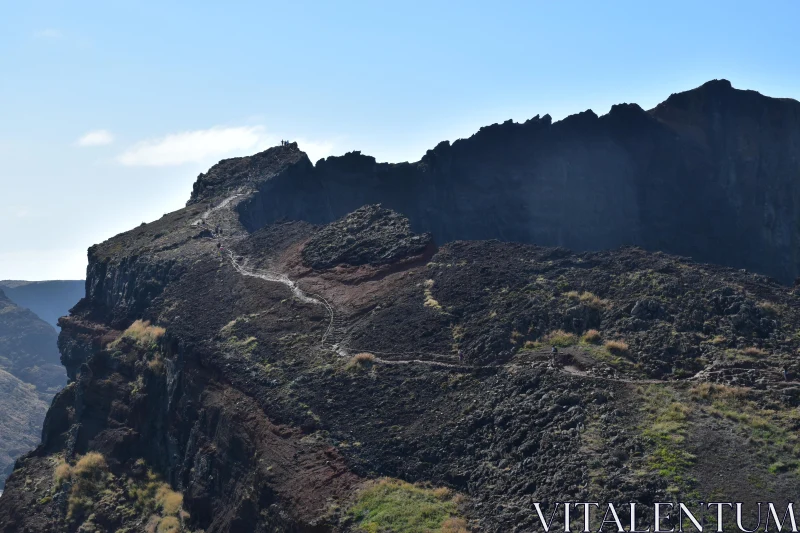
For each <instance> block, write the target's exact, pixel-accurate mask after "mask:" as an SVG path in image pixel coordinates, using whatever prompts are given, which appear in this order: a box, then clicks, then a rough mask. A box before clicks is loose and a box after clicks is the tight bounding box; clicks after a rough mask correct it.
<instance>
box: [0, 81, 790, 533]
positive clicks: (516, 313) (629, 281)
mask: <svg viewBox="0 0 800 533" xmlns="http://www.w3.org/2000/svg"><path fill="white" fill-rule="evenodd" d="M751 100H752V102H751ZM737 102H738V103H737ZM741 102H745V103H746V104H747V106H745V107H746V108H741V107H739V106H740V105H743V104H741ZM753 102H755V103H753ZM758 106H761V107H758ZM773 107H774V108H775V109H778V110H779V111H771V110H773ZM773 112H774V113H775V114H773ZM748 117H749V118H748ZM796 118H797V103H796V102H784V101H777V100H770V99H766V98H764V97H762V96H760V95H757V94H753V93H746V92H741V91H735V90H733V89H731V88H730V86H729V84H726V83H724V82H712V83H709V84H707V85H705V86H703V87H701V88H699V89H697V90H695V91H692V92H690V93H686V94H683V95H675V96H673V97H671V98H670V99H669V100H667V102H665V103H664V104H663V105H662V106H659V107H658V108H656V109H655V110H652V111H650V112H645V111H643V110H641V109H639V108H637V107H636V106H620V107H616V108H614V110H612V112H611V113H610V114H609V115H606V116H604V117H597V116H595V115H594V114H592V113H584V114H581V115H578V116H575V117H570V118H568V119H566V120H564V121H561V122H558V123H551V121H550V120H549V118H547V117H545V118H540V119H535V120H532V121H529V122H528V123H526V124H510V123H509V124H503V125H496V126H492V127H489V128H484V129H483V130H481V132H479V133H478V134H476V135H475V136H473V137H472V138H470V139H467V140H463V141H457V142H455V143H453V144H452V145H449V144H442V145H440V146H438V147H437V148H436V149H434V150H433V151H431V152H429V153H428V154H427V155H426V157H425V158H423V160H422V161H420V162H418V163H415V164H403V165H385V164H378V163H376V162H375V161H374V160H373V159H371V158H368V157H365V156H362V155H360V154H357V153H355V154H348V155H346V156H343V157H341V158H329V159H327V160H325V161H320V162H318V163H317V164H316V165H312V164H311V163H310V162H309V161H308V158H307V157H306V156H305V154H303V153H302V152H300V151H299V150H298V149H297V147H296V146H294V145H290V146H283V147H279V148H273V149H270V150H267V151H266V152H263V153H261V154H257V155H255V156H252V157H249V158H239V159H234V160H227V161H223V162H221V163H220V164H218V165H216V166H215V167H213V168H212V169H210V170H209V172H208V173H206V174H203V175H201V176H200V177H199V178H198V181H197V183H196V184H195V188H194V191H193V193H192V197H191V200H190V202H189V205H187V207H186V208H184V209H182V210H179V211H177V212H175V213H171V214H169V215H165V216H164V217H163V218H162V219H160V220H158V221H155V222H153V223H151V224H147V225H143V226H140V227H138V228H136V229H134V230H131V231H129V232H126V233H123V234H121V235H118V236H116V237H114V238H113V239H110V240H109V241H106V242H104V243H101V244H99V245H96V246H93V247H92V248H90V250H89V269H88V277H87V282H86V295H85V298H84V299H83V300H82V301H81V302H80V303H79V304H78V305H77V306H76V307H75V308H74V309H73V310H72V314H71V315H70V316H69V317H68V318H64V319H62V320H61V322H60V325H61V327H62V332H61V335H60V336H59V346H60V348H61V359H62V362H63V363H64V365H65V366H66V368H67V372H68V374H69V376H70V380H71V383H70V385H69V386H68V387H66V388H65V389H64V390H63V391H62V392H60V393H59V394H57V395H56V397H55V399H54V400H53V404H52V406H51V408H50V410H49V411H48V414H47V418H46V420H45V424H44V429H43V441H42V444H41V445H40V446H39V447H38V448H37V449H36V450H35V451H34V452H32V453H30V454H28V455H27V456H25V458H23V459H22V460H20V461H19V462H18V464H17V466H16V468H15V471H14V473H13V474H12V475H11V476H10V478H9V479H8V482H7V490H6V493H5V494H4V495H3V497H2V498H0V531H3V532H4V533H10V532H13V531H70V532H72V531H97V530H100V531H141V530H151V531H152V530H161V531H197V530H203V531H206V532H238V531H254V532H267V531H287V532H290V531H297V532H322V531H341V532H347V531H353V532H355V531H428V530H430V531H441V532H458V531H461V532H463V531H489V532H504V533H505V532H509V531H520V532H521V531H533V530H536V529H537V528H538V527H539V526H538V524H539V522H538V518H537V515H536V512H535V510H534V506H533V503H534V502H543V503H545V505H547V504H552V503H553V502H555V501H613V502H638V503H641V504H643V505H644V506H648V505H650V504H652V502H655V501H674V500H679V501H684V502H697V501H709V498H714V499H715V501H741V502H744V503H745V504H746V505H747V506H748V508H749V509H750V510H752V509H753V505H754V503H755V502H756V501H773V502H780V503H784V504H785V502H786V501H787V500H788V499H790V497H791V495H792V494H795V493H796V492H797V490H798V489H800V478H799V477H798V469H799V468H800V442H799V441H798V437H797V429H798V428H800V422H799V421H798V418H797V415H796V413H797V407H798V406H799V405H800V382H798V379H799V378H798V376H800V366H798V363H797V360H796V356H797V354H798V353H800V352H799V351H800V311H798V310H799V309H800V305H798V304H800V301H798V298H800V294H798V290H797V287H796V286H795V287H790V286H787V285H782V284H779V283H778V282H776V281H774V280H772V279H770V278H769V277H767V276H764V275H760V274H753V273H748V272H746V271H742V270H740V269H736V268H726V267H722V266H713V265H708V264H701V263H696V262H693V261H691V260H689V259H686V258H681V257H678V256H675V255H668V254H665V253H662V252H652V251H647V250H645V249H643V247H647V248H661V249H664V250H666V251H671V252H676V251H677V252H682V253H692V254H694V256H695V257H701V258H716V260H717V261H719V262H722V263H727V264H729V265H733V266H737V267H738V266H742V265H745V266H749V267H751V268H754V269H758V270H762V271H764V272H768V273H771V274H773V275H776V276H778V277H780V278H781V279H788V278H790V277H791V276H793V275H794V274H796V272H795V270H796V268H797V262H796V261H794V262H792V261H793V259H792V258H791V253H796V250H797V247H796V241H795V240H794V239H796V238H797V237H796V236H797V233H796V231H788V230H787V228H788V227H789V226H791V227H793V228H795V230H796V228H797V220H798V219H797V212H796V211H795V209H796V207H795V206H796V205H797V204H796V202H795V200H796V198H797V196H796V194H797V192H796V191H794V190H791V191H790V190H784V192H783V193H782V194H780V199H779V200H776V201H775V202H772V199H773V198H774V197H775V195H778V194H779V193H778V192H776V191H780V190H783V189H781V187H788V188H791V183H795V184H796V183H797V181H796V179H795V181H794V182H792V179H793V178H792V176H793V174H792V172H795V173H796V172H797V169H798V167H797V166H795V167H792V164H791V157H792V153H793V152H792V150H791V147H792V146H796V144H793V143H796V138H797V137H796V132H797V127H796V124H797V120H796ZM753 121H755V122H753ZM753 124H757V125H758V127H757V128H755V127H754V126H753ZM737 128H738V129H737ZM753 128H754V129H753ZM765 130H769V133H765ZM770 136H772V137H770ZM770 138H771V139H772V142H768V141H767V139H770ZM733 139H749V141H748V142H751V141H752V142H754V143H755V144H756V145H757V148H753V150H755V151H757V152H758V154H759V157H760V158H761V159H760V163H758V164H757V165H755V166H754V167H752V168H751V167H748V165H749V164H750V163H748V161H749V159H748V158H749V157H750V154H751V152H750V151H747V150H743V149H742V150H739V151H736V150H734V149H733V148H732V147H731V143H732V142H733ZM759 139H760V140H759ZM742 146H743V145H742ZM747 146H750V145H747ZM748 150H749V148H748ZM748 169H749V170H748ZM778 171H780V172H781V173H782V174H780V175H777V173H778ZM732 176H735V179H734V178H732ZM795 176H796V175H795ZM759 195H761V196H759ZM375 201H381V202H382V206H377V205H365V204H372V203H373V202H375ZM779 206H780V207H779ZM390 208H391V209H390ZM767 212H769V213H772V214H773V215H774V216H772V217H766V218H764V217H765V216H766V215H765V213H767ZM762 215H763V216H762ZM787 217H794V218H792V219H791V220H789V219H787ZM787 220H788V222H787ZM723 222H727V223H728V224H723ZM739 230H741V234H739V235H738V240H737V245H738V246H739V247H740V248H737V249H735V250H734V249H731V250H728V249H726V248H724V246H723V245H724V244H725V243H728V242H731V240H732V239H734V237H735V236H736V232H737V231H739ZM467 238H468V239H484V238H493V239H499V240H488V241H487V240H477V241H476V240H471V241H470V240H457V239H467ZM503 241H505V242H503ZM515 241H523V242H515ZM529 242H537V243H544V244H564V245H569V246H572V247H574V248H577V249H579V250H580V249H588V248H605V247H615V246H617V245H619V244H623V243H631V242H633V243H638V244H639V245H641V247H636V248H634V247H623V248H617V249H614V250H611V251H595V252H581V251H569V250H567V249H565V248H559V247H545V246H538V245H532V244H525V243H529ZM435 243H438V246H437V245H436V244H435ZM782 246H784V247H786V248H784V249H783V252H781V250H782V248H781V247H782ZM744 250H746V251H744ZM787 250H788V252H787ZM755 251H763V254H761V255H759V254H756V253H754V252H755ZM787 253H789V257H788V258H787V256H786V254H787ZM703 254H706V255H703ZM725 254H728V255H725ZM711 256H713V257H711ZM552 346H557V347H558V348H559V352H558V353H557V354H555V355H553V354H551V351H550V348H551V347H552ZM641 518H642V519H644V520H647V519H648V518H649V517H648V516H647V515H646V514H645V515H644V516H642V517H641ZM622 519H623V521H626V520H627V517H623V518H622ZM727 519H730V517H727Z"/></svg>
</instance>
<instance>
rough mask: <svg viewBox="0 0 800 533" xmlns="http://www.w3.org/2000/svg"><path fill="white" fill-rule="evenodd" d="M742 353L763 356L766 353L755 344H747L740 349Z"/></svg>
mask: <svg viewBox="0 0 800 533" xmlns="http://www.w3.org/2000/svg"><path fill="white" fill-rule="evenodd" d="M742 353H744V354H745V355H749V356H750V357H764V356H765V355H767V352H765V351H764V350H762V349H761V348H756V347H755V346H748V347H747V348H745V349H744V350H743V351H742Z"/></svg>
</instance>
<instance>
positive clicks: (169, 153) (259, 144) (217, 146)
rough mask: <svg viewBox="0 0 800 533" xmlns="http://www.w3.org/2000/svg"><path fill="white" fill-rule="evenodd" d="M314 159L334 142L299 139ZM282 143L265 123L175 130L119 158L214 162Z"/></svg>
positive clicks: (145, 162)
mask: <svg viewBox="0 0 800 533" xmlns="http://www.w3.org/2000/svg"><path fill="white" fill-rule="evenodd" d="M297 142H298V146H299V147H300V149H301V150H304V151H305V152H306V153H307V154H308V156H309V158H310V159H311V160H312V161H315V160H316V159H319V158H320V157H324V156H326V155H330V153H331V151H332V149H333V143H331V142H325V141H323V142H316V141H297ZM278 144H279V139H278V137H277V136H275V135H271V134H268V133H267V132H266V130H265V128H264V127H263V126H240V127H223V126H215V127H213V128H209V129H206V130H194V131H185V132H181V133H173V134H170V135H167V136H165V137H161V138H157V139H148V140H145V141H141V142H139V143H136V144H135V145H133V146H131V147H130V148H128V149H127V150H125V151H124V152H123V153H122V154H120V156H119V157H118V158H117V159H118V161H119V162H120V163H122V164H123V165H126V166H155V167H162V166H174V165H182V164H185V163H214V162H216V161H219V160H220V159H224V158H227V157H235V156H244V155H252V154H254V153H257V152H260V151H262V150H266V149H267V148H269V147H271V146H276V145H278Z"/></svg>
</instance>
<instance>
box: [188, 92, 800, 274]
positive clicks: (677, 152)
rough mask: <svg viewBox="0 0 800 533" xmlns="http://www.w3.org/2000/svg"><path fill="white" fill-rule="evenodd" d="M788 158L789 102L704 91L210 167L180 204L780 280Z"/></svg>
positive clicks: (798, 227)
mask: <svg viewBox="0 0 800 533" xmlns="http://www.w3.org/2000/svg"><path fill="white" fill-rule="evenodd" d="M798 154H800V103H798V102H797V101H794V100H787V99H776V98H768V97H766V96H762V95H760V94H759V93H756V92H753V91H741V90H736V89H734V88H732V87H731V85H730V83H729V82H727V81H725V80H715V81H711V82H708V83H706V84H705V85H703V86H701V87H699V88H697V89H694V90H691V91H688V92H685V93H680V94H674V95H672V96H670V97H669V98H668V99H667V100H666V101H665V102H663V103H662V104H660V105H658V106H657V107H656V108H655V109H652V110H650V111H645V110H643V109H641V108H640V107H639V106H637V105H635V104H621V105H617V106H614V107H613V108H612V109H611V111H610V112H609V113H608V114H607V115H604V116H601V117H598V116H597V115H595V114H594V113H593V112H592V111H586V112H584V113H580V114H577V115H573V116H570V117H567V118H566V119H564V120H562V121H560V122H556V123H552V122H551V120H550V117H549V116H547V115H545V116H544V117H538V116H537V117H535V118H533V119H531V120H528V121H527V122H525V123H523V124H516V123H512V122H511V121H508V122H505V123H503V124H495V125H492V126H488V127H485V128H482V129H481V130H480V131H479V132H478V133H476V134H475V135H473V136H472V137H470V138H469V139H462V140H458V141H456V142H454V143H452V144H450V143H449V142H447V141H445V142H442V143H440V144H439V145H438V146H436V147H435V148H434V149H433V150H430V151H428V153H427V154H426V155H425V156H424V157H423V158H422V159H421V160H420V161H418V162H416V163H401V164H387V163H377V162H376V161H375V159H374V158H372V157H369V156H366V155H362V154H361V153H360V152H351V153H348V154H346V155H344V156H341V157H329V158H327V159H325V160H320V161H319V162H317V164H316V166H313V165H312V164H311V162H310V161H309V160H308V158H307V157H305V154H303V153H302V152H300V151H299V150H298V149H297V147H296V145H290V147H288V148H283V147H281V148H280V149H273V150H269V151H267V152H264V153H262V154H257V155H255V156H252V157H249V158H239V159H233V160H227V161H223V162H222V163H220V164H219V165H217V166H215V167H214V168H212V169H211V170H210V171H209V172H208V173H207V174H203V175H201V176H200V178H199V179H198V181H197V183H196V184H195V189H194V192H193V195H192V200H191V201H190V204H191V203H193V202H197V201H199V200H201V199H203V198H207V197H208V196H209V195H210V194H212V193H213V194H216V193H218V192H220V191H224V190H227V189H233V188H235V187H241V186H242V185H248V186H257V187H258V188H259V190H260V194H259V195H256V196H254V197H252V198H251V199H250V200H249V201H247V202H244V203H243V204H240V214H241V219H242V222H243V223H244V224H245V226H246V227H248V229H250V230H253V229H257V228H259V227H262V226H264V225H265V224H268V223H271V222H275V221H278V220H283V219H288V220H305V221H308V222H313V223H327V222H331V221H333V220H336V219H338V218H339V217H341V216H344V215H345V214H346V213H349V212H351V211H353V210H355V209H357V208H359V207H361V206H362V205H365V204H371V203H381V204H383V206H384V207H387V208H390V209H394V210H396V211H398V212H400V213H402V214H404V215H406V216H408V217H409V219H410V220H411V225H412V228H413V230H414V231H417V232H431V233H432V234H433V237H434V239H435V240H436V241H437V242H438V243H440V244H441V243H444V242H448V241H453V240H459V239H469V240H474V239H493V238H496V239H500V240H505V241H517V242H524V243H534V244H539V245H547V246H563V247H566V248H571V249H574V250H600V249H609V248H615V247H618V246H621V245H638V246H641V247H644V248H646V249H649V250H661V251H665V252H669V253H674V254H680V255H687V256H691V257H693V258H694V259H697V260H701V261H708V262H714V263H719V264H724V265H727V266H733V267H737V268H747V269H752V270H755V271H758V272H761V273H764V274H768V275H770V276H773V277H775V278H777V279H779V280H781V281H782V282H784V283H788V282H791V281H792V280H793V279H794V278H795V277H797V276H798V275H800V159H799V158H800V155H798Z"/></svg>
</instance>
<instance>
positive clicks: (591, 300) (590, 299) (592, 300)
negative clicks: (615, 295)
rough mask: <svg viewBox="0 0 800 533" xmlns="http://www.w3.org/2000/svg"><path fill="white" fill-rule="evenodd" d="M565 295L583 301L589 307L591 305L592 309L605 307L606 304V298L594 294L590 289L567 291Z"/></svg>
mask: <svg viewBox="0 0 800 533" xmlns="http://www.w3.org/2000/svg"><path fill="white" fill-rule="evenodd" d="M564 296H566V297H567V298H568V299H570V300H573V301H576V302H581V303H582V304H584V305H586V306H587V307H591V308H592V309H598V310H599V309H603V308H604V307H605V306H606V302H605V300H603V299H602V298H600V297H599V296H597V295H596V294H594V293H593V292H589V291H583V292H578V291H569V292H565V293H564Z"/></svg>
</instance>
